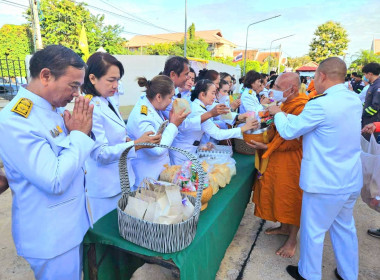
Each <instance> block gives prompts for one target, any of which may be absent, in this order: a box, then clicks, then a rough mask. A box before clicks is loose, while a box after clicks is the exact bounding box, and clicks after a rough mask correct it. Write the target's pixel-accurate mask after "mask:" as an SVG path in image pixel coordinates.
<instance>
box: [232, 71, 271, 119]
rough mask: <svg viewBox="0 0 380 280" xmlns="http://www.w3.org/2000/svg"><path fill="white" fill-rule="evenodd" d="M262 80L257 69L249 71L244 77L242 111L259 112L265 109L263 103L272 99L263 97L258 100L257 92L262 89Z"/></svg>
mask: <svg viewBox="0 0 380 280" xmlns="http://www.w3.org/2000/svg"><path fill="white" fill-rule="evenodd" d="M261 86H262V81H261V75H260V73H257V72H256V71H253V70H251V71H249V72H248V73H247V75H246V76H245V79H244V91H243V93H242V95H241V105H240V107H239V109H240V110H239V112H240V113H245V112H256V113H257V112H259V111H262V110H264V107H263V105H262V104H268V103H269V102H270V101H269V99H268V98H265V97H263V98H261V101H259V100H258V98H257V96H256V95H257V94H258V93H259V92H260V91H261V90H262V89H261Z"/></svg>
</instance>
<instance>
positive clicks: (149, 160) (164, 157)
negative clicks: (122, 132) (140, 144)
mask: <svg viewBox="0 0 380 280" xmlns="http://www.w3.org/2000/svg"><path fill="white" fill-rule="evenodd" d="M138 84H139V86H140V87H146V95H145V96H144V97H142V98H141V99H140V100H139V101H138V102H137V104H136V105H135V107H134V108H133V110H132V112H131V114H130V116H129V119H128V123H127V130H128V132H129V135H130V136H131V138H132V139H137V138H139V137H141V135H143V134H144V133H146V132H147V131H154V132H155V133H156V132H157V131H158V129H159V128H160V126H161V124H162V123H163V122H164V121H165V117H164V115H163V113H162V111H165V109H166V107H167V106H169V104H171V101H172V97H173V95H174V84H173V81H172V80H171V79H170V78H169V77H167V76H164V75H158V76H156V77H154V78H153V79H152V80H151V81H147V80H146V79H145V78H138ZM187 115H188V113H186V114H185V113H184V110H182V112H177V113H175V112H173V110H172V111H170V114H169V124H168V125H167V127H166V129H165V130H164V131H163V133H162V138H161V144H162V145H168V146H171V144H172V142H173V139H174V138H175V137H176V136H177V133H178V126H179V125H181V123H182V122H183V121H184V119H185V118H186V117H187ZM136 154H137V157H136V158H134V159H132V166H133V170H134V173H135V176H136V180H135V184H134V186H133V189H134V190H135V189H137V188H138V187H139V186H140V184H141V182H142V181H143V179H144V178H146V177H150V178H153V179H157V178H158V177H159V175H160V173H161V172H162V171H163V170H164V169H165V167H164V165H165V164H169V163H170V161H169V152H168V150H167V149H164V148H159V147H156V148H153V149H143V150H139V151H137V152H136Z"/></svg>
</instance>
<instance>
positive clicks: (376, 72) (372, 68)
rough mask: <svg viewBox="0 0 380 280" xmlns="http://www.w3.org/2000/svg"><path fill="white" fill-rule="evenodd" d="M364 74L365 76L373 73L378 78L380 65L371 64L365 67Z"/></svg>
mask: <svg viewBox="0 0 380 280" xmlns="http://www.w3.org/2000/svg"><path fill="white" fill-rule="evenodd" d="M362 72H363V73H365V74H367V73H372V74H374V75H376V76H377V75H379V74H380V64H379V63H376V62H370V63H368V64H366V65H364V67H363V69H362Z"/></svg>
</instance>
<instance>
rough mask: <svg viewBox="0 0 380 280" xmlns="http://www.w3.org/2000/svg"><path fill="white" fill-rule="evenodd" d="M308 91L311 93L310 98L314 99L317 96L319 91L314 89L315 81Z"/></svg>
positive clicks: (312, 81) (311, 83)
mask: <svg viewBox="0 0 380 280" xmlns="http://www.w3.org/2000/svg"><path fill="white" fill-rule="evenodd" d="M306 91H307V92H308V93H309V95H308V96H309V98H313V97H314V96H316V95H317V91H316V89H315V88H314V79H313V80H311V81H310V84H309V86H308V87H307V89H306Z"/></svg>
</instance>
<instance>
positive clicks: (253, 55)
mask: <svg viewBox="0 0 380 280" xmlns="http://www.w3.org/2000/svg"><path fill="white" fill-rule="evenodd" d="M239 53H243V59H244V53H245V50H235V51H234V57H235V56H236V55H238V54H239ZM269 56H271V57H272V59H273V61H272V62H271V63H272V67H273V68H277V66H278V65H275V62H274V61H275V60H276V61H278V58H279V57H280V58H281V60H280V63H281V65H285V64H286V63H287V62H288V59H287V57H284V56H283V52H260V51H259V50H247V60H255V61H258V62H260V63H264V62H265V61H268V63H269V62H270V58H269Z"/></svg>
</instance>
